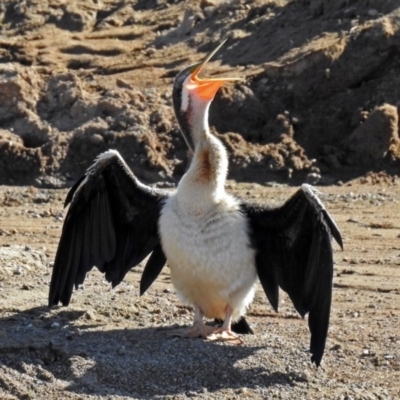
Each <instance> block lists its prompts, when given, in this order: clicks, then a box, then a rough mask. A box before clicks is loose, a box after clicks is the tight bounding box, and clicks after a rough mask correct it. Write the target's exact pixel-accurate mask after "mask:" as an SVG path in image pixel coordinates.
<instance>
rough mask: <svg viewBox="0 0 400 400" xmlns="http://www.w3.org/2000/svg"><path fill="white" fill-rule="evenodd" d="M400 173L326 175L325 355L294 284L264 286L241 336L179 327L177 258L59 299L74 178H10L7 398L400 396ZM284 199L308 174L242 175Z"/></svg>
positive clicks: (3, 274)
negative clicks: (338, 180) (332, 225)
mask: <svg viewBox="0 0 400 400" xmlns="http://www.w3.org/2000/svg"><path fill="white" fill-rule="evenodd" d="M399 184H400V182H399V180H398V179H395V178H391V177H388V176H387V175H383V174H381V175H380V176H378V175H370V176H368V177H366V178H363V179H359V180H356V181H352V182H350V183H348V184H346V185H342V186H328V187H324V188H323V189H322V191H323V193H324V195H323V199H324V202H325V203H326V206H327V208H328V209H329V211H330V212H331V214H332V215H333V216H334V218H335V219H336V221H337V223H338V225H339V227H340V229H341V232H342V235H343V238H344V245H345V250H344V251H343V252H342V251H341V250H339V249H338V247H337V246H336V245H335V261H336V265H335V278H334V299H333V307H332V319H331V326H330V332H329V338H328V342H327V346H326V353H325V356H324V359H323V363H322V368H319V369H315V368H313V367H312V366H311V364H310V361H309V354H307V347H308V342H309V333H308V328H307V323H306V321H304V320H302V319H301V318H299V317H298V316H297V315H296V314H295V311H294V309H293V307H292V306H291V303H290V301H289V300H288V299H287V298H286V296H282V299H281V302H280V312H279V313H278V314H275V312H274V311H273V310H272V309H271V307H270V305H269V304H268V303H267V300H266V298H265V295H264V294H263V292H262V290H261V288H260V287H259V288H258V290H257V295H256V300H255V302H254V303H253V305H252V306H251V308H250V310H249V313H248V314H249V321H250V322H251V324H252V325H253V326H254V329H255V331H256V333H255V335H250V336H246V337H245V344H244V345H242V346H230V345H227V344H218V343H210V342H207V341H203V340H200V339H199V340H186V339H178V338H173V337H170V336H168V332H169V331H170V329H171V328H172V327H174V326H175V327H176V326H177V325H178V326H183V325H189V324H190V323H191V319H192V311H191V310H189V309H187V308H186V307H183V306H182V305H181V304H180V303H179V301H178V299H177V298H176V296H175V294H174V291H173V288H172V286H171V284H170V279H169V274H168V269H165V270H164V271H163V272H162V274H161V275H160V277H159V278H158V279H157V281H156V282H155V284H154V285H153V286H152V287H151V288H150V290H149V291H148V293H146V294H145V295H144V296H143V297H141V298H140V297H139V295H138V282H139V278H140V272H141V267H139V268H137V269H136V270H134V271H132V272H131V273H129V274H128V276H127V278H126V279H125V281H124V282H123V283H122V284H121V285H120V286H118V287H117V288H116V289H114V290H111V289H110V286H109V285H108V284H107V283H106V282H105V281H104V279H103V277H102V276H101V275H100V274H99V273H98V272H97V271H92V272H91V273H90V275H89V277H88V279H87V280H86V283H85V288H84V290H78V291H76V292H75V293H74V295H73V299H72V303H71V305H70V306H69V307H67V308H63V307H59V308H55V309H52V310H49V309H48V308H47V307H46V303H47V292H48V284H49V279H50V274H51V266H52V262H53V258H54V253H55V250H56V246H57V242H58V239H59V235H60V229H61V225H62V217H63V213H64V212H63V211H62V201H63V199H64V196H65V194H66V190H50V189H36V188H33V187H21V188H15V187H2V188H1V190H0V203H1V204H2V207H1V211H0V227H1V230H0V235H1V236H0V245H1V247H0V259H1V264H2V268H1V271H0V339H1V341H0V398H2V399H3V398H4V399H36V398H37V399H44V398H66V399H82V398H107V399H117V398H165V399H172V398H176V399H181V398H188V397H193V398H204V399H205V398H216V399H221V398H222V399H235V398H241V399H242V398H249V399H261V398H279V399H294V398H296V399H311V398H312V399H395V398H398V397H399V396H400V334H399V332H400V331H399V326H400V289H399V282H400V244H399V237H400V217H399V216H398V212H397V210H398V206H399V202H400V191H399ZM228 187H229V188H230V190H231V191H232V192H234V193H237V194H240V195H242V196H246V197H250V198H253V199H257V200H259V201H266V202H269V203H270V204H272V205H278V204H280V203H281V202H282V201H283V200H284V199H286V198H287V197H288V196H289V195H290V193H292V192H293V191H294V190H295V188H293V187H289V186H286V185H277V184H275V185H270V186H269V187H262V186H260V185H257V184H237V183H235V182H230V183H229V184H228Z"/></svg>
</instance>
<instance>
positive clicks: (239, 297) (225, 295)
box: [159, 194, 257, 318]
mask: <svg viewBox="0 0 400 400" xmlns="http://www.w3.org/2000/svg"><path fill="white" fill-rule="evenodd" d="M191 211H192V210H190V209H185V208H184V207H182V205H180V204H179V201H178V198H177V196H176V194H174V195H172V196H171V197H170V198H169V200H168V202H167V204H166V205H165V206H164V207H163V210H162V214H161V217H160V221H159V230H160V236H161V241H162V246H163V250H164V252H165V254H166V256H167V260H168V265H169V267H170V270H171V277H172V283H173V285H174V286H175V289H176V291H177V293H178V295H179V297H180V298H181V299H182V300H183V301H184V302H186V303H189V304H191V305H196V306H198V307H200V309H201V310H202V311H203V313H204V315H206V316H208V317H211V318H224V316H225V310H226V307H227V306H228V305H229V306H230V307H232V308H233V309H234V318H238V317H239V316H240V315H242V314H243V313H244V311H245V308H246V307H247V306H248V305H249V303H250V302H251V300H252V298H253V292H254V290H253V287H254V283H255V281H256V276H257V275H256V270H255V260H254V258H255V252H254V250H253V249H251V248H250V243H249V237H248V233H247V221H246V218H245V216H244V215H243V214H242V213H240V211H239V207H238V203H237V201H236V200H235V199H233V198H232V197H230V196H229V195H226V196H225V197H224V198H223V199H221V200H220V201H218V203H216V204H213V205H210V206H209V207H208V208H207V207H206V208H204V210H203V211H202V212H196V213H193V212H191Z"/></svg>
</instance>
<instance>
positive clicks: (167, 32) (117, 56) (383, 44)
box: [0, 0, 400, 400]
mask: <svg viewBox="0 0 400 400" xmlns="http://www.w3.org/2000/svg"><path fill="white" fill-rule="evenodd" d="M0 21H1V23H0V96H1V104H0V184H3V185H28V186H21V187H17V186H2V187H0V245H1V247H0V266H1V268H0V398H1V399H14V398H16V399H34V398H37V399H45V398H49V399H52V398H66V399H69V398H72V399H80V398H81V399H83V398H107V399H114V398H123V397H125V398H178V399H179V398H186V397H194V398H218V399H221V398H222V399H224V398H225V399H233V398H249V399H257V398H282V399H348V400H350V399H396V398H399V397H400V320H399V318H400V217H399V214H398V206H399V201H400V188H399V178H398V177H397V175H398V169H399V166H400V145H399V143H400V141H399V111H398V110H399V106H400V93H399V91H400V74H399V73H398V71H399V70H400V56H399V55H400V51H399V50H400V9H399V2H398V0H387V1H381V0H354V1H347V0H337V1H330V0H312V1H309V0H292V1H289V0H271V1H267V0H255V1H250V0H232V1H220V0H202V1H199V2H195V1H190V0H135V1H129V2H128V1H117V0H93V1H78V0H68V1H66V0H24V1H20V0H15V1H14V0H9V1H3V2H0ZM225 38H226V39H228V41H227V43H226V45H225V46H224V48H223V49H222V50H221V52H220V54H219V55H218V56H217V57H216V61H215V62H214V63H211V64H210V66H208V69H207V71H205V74H207V75H210V76H211V75H222V74H224V75H229V76H239V77H242V78H243V81H242V82H240V83H238V84H236V85H234V86H228V87H226V88H224V89H223V90H221V92H220V93H219V94H218V96H217V97H216V99H215V101H214V102H213V104H212V107H211V110H210V121H211V124H212V126H213V129H214V132H215V133H216V134H217V135H218V136H219V137H220V138H221V140H222V141H223V142H224V143H225V145H226V146H227V148H228V150H229V154H230V162H231V170H230V178H231V179H234V180H232V181H230V184H229V187H230V189H231V190H232V191H233V192H235V193H239V194H241V195H243V196H247V197H252V198H255V199H259V200H260V201H268V202H269V203H271V204H280V203H281V202H282V201H284V199H286V198H287V197H288V196H289V195H290V194H291V193H292V192H293V191H294V190H295V188H294V186H295V185H297V184H299V183H301V182H303V181H304V180H307V181H309V182H318V183H319V184H322V185H325V186H324V187H323V188H322V189H321V190H322V191H323V192H324V193H325V196H324V201H325V203H326V205H327V207H328V209H329V211H330V212H331V213H332V215H333V216H334V218H335V219H336V221H337V222H338V224H339V226H340V228H341V231H342V234H343V237H344V243H345V250H344V252H342V251H339V249H338V248H337V246H336V247H335V260H336V266H335V282H334V302H333V307H332V323H331V328H330V333H329V339H328V343H327V347H326V354H325V356H324V359H323V364H322V368H320V369H318V370H317V369H315V368H313V367H312V366H311V364H310V362H309V355H308V354H307V352H306V350H307V347H308V341H309V334H308V329H307V323H306V321H302V320H301V319H299V318H298V317H297V316H296V315H295V313H294V310H293V308H292V307H291V304H290V302H289V301H288V299H287V298H286V297H285V296H282V300H281V304H280V313H279V314H275V313H274V312H273V311H272V310H271V307H270V306H269V305H268V304H267V301H266V299H265V296H264V294H263V293H262V291H261V290H258V292H257V296H256V300H255V302H254V304H253V305H252V307H251V309H250V310H249V320H250V321H251V323H252V324H253V326H254V328H255V330H256V334H255V335H254V336H250V337H246V343H245V344H244V345H243V346H236V347H232V346H228V345H225V344H215V343H209V342H205V341H202V340H181V339H173V338H170V337H168V335H167V333H168V330H169V329H170V328H171V327H172V326H173V325H174V324H178V325H185V324H189V323H190V321H191V319H192V312H191V311H190V310H188V309H187V308H185V307H182V306H181V305H180V303H179V302H178V300H177V299H176V297H175V295H174V293H173V289H172V287H171V285H170V282H169V276H168V270H167V269H165V271H164V272H163V273H162V275H161V276H160V277H159V279H158V280H157V282H156V283H155V284H154V286H153V287H152V288H151V289H150V290H149V292H148V293H147V294H146V295H145V296H143V297H142V298H139V296H138V280H139V277H140V271H141V268H138V269H137V270H136V271H132V273H130V274H128V277H127V279H126V280H125V282H123V283H122V284H121V285H120V286H119V287H117V288H116V289H115V290H110V287H109V285H107V284H106V283H105V282H104V281H103V278H102V277H101V276H100V274H99V273H97V272H95V271H93V273H92V274H91V275H90V277H89V279H88V280H87V282H86V284H85V290H84V291H83V290H79V291H77V292H76V293H75V294H74V297H73V301H72V303H71V305H70V307H68V308H56V309H53V310H49V309H48V308H47V307H46V303H47V290H48V282H49V279H50V274H51V265H52V262H53V258H54V254H55V250H56V246H57V242H58V239H59V236H60V229H61V224H62V219H63V215H64V212H63V211H62V202H63V199H64V197H65V194H66V189H58V190H55V189H54V188H63V187H67V186H70V185H71V183H72V182H73V181H74V180H75V179H76V178H78V177H79V176H80V174H81V173H82V172H83V171H84V170H85V169H86V168H87V167H88V166H89V165H90V163H91V162H92V160H93V158H94V157H95V156H96V155H97V154H98V153H99V152H101V151H104V150H106V149H108V148H110V147H111V148H116V149H118V150H119V151H120V152H121V154H122V155H123V156H124V158H125V159H126V160H127V162H128V163H129V165H130V166H131V168H132V169H133V171H134V172H135V173H136V174H137V175H138V177H139V178H140V179H142V180H143V181H144V182H147V183H152V184H157V185H164V186H168V185H169V186H172V185H174V184H175V183H176V182H177V180H178V179H179V178H180V176H182V173H183V172H184V170H185V168H186V165H187V157H186V149H185V145H184V143H183V141H182V140H181V138H180V135H179V131H178V129H177V125H176V121H175V117H174V113H173V110H172V108H171V107H172V102H171V87H172V82H173V79H174V77H175V76H176V74H177V72H178V71H179V70H180V69H181V68H182V67H184V66H186V65H188V64H190V63H193V62H195V61H198V60H200V59H201V58H202V57H203V56H204V54H205V53H206V52H208V51H209V50H211V49H212V48H213V47H214V46H215V45H216V44H217V43H219V42H220V41H222V40H223V39H225ZM217 132H218V133H217ZM380 171H386V172H380ZM236 181H242V182H257V183H258V184H255V183H235V182H236ZM271 181H276V182H279V184H267V182H271ZM341 182H344V183H341ZM282 183H284V184H283V185H282Z"/></svg>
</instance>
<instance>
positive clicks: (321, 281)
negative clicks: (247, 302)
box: [242, 185, 343, 366]
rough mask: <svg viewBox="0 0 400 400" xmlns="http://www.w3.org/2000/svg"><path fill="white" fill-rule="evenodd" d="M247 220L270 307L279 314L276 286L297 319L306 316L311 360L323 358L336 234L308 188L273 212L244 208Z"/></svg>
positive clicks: (299, 191) (310, 188) (326, 215)
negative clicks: (289, 304)
mask: <svg viewBox="0 0 400 400" xmlns="http://www.w3.org/2000/svg"><path fill="white" fill-rule="evenodd" d="M242 210H243V212H244V213H245V214H246V215H247V216H248V218H249V221H250V230H251V238H252V244H253V246H254V248H255V249H256V252H257V253H256V268H257V273H258V277H259V279H260V281H261V284H262V287H263V289H264V291H265V294H266V295H267V297H268V299H269V301H270V303H271V305H272V307H273V308H274V309H275V310H276V311H278V300H279V299H278V295H279V287H281V288H282V289H283V290H284V291H285V292H287V293H288V295H289V297H290V298H291V300H292V302H293V304H294V306H295V308H296V310H297V311H298V312H299V313H300V315H301V316H303V317H304V316H305V314H307V313H309V319H308V324H309V328H310V331H311V344H310V352H311V353H312V357H311V361H313V362H315V363H316V365H317V366H319V364H320V362H321V359H322V355H323V353H324V348H325V342H326V337H327V333H328V326H329V316H330V308H331V299H332V279H333V251H332V244H331V236H332V235H333V237H334V238H335V240H336V241H337V242H338V244H339V245H340V246H341V247H342V248H343V243H342V238H341V236H340V232H339V230H338V228H337V226H336V224H335V222H334V221H333V219H332V218H331V217H330V215H329V214H328V212H327V211H326V210H325V208H324V206H323V205H322V203H321V202H320V200H319V199H318V197H317V196H316V194H315V192H314V190H313V189H312V187H311V186H309V185H303V186H302V187H301V189H300V190H298V191H297V192H296V193H295V194H294V195H293V196H292V197H291V198H290V199H289V200H288V201H286V203H285V204H284V205H283V206H281V207H279V208H276V209H267V208H266V207H265V206H259V205H251V204H248V203H243V204H242Z"/></svg>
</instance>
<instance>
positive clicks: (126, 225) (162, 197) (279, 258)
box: [49, 46, 343, 366]
mask: <svg viewBox="0 0 400 400" xmlns="http://www.w3.org/2000/svg"><path fill="white" fill-rule="evenodd" d="M219 47H220V46H218V48H217V49H215V50H214V51H213V52H211V53H210V54H209V55H208V56H207V57H206V58H205V60H204V61H203V62H201V63H199V64H196V65H193V66H190V67H187V68H185V69H184V70H183V71H181V72H180V73H179V74H178V75H177V77H176V79H175V82H174V85H173V104H174V109H175V114H176V117H177V120H178V123H179V126H180V130H181V133H182V135H183V137H184V139H185V141H186V143H187V145H188V146H189V148H190V150H191V152H192V153H193V158H192V160H191V163H190V166H189V169H188V170H187V172H186V173H185V174H184V175H183V177H182V179H181V180H180V182H179V184H178V187H177V188H176V190H175V191H173V192H166V191H164V190H161V189H156V188H152V187H149V186H146V185H144V184H143V183H141V182H140V181H139V180H138V179H137V178H136V177H135V175H134V174H133V173H132V172H131V170H130V169H129V167H128V166H127V165H126V163H125V162H124V160H123V159H122V157H121V156H120V154H119V153H118V152H117V151H115V150H109V151H107V152H105V153H103V154H101V155H100V156H98V158H97V159H96V161H95V163H94V164H93V165H92V166H91V167H90V168H89V169H88V170H87V172H86V173H85V175H84V176H82V178H81V179H79V180H78V181H77V182H76V183H75V185H74V186H73V187H72V188H71V190H70V191H69V193H68V195H67V198H66V201H65V204H66V205H68V204H70V207H69V210H68V213H67V216H66V218H65V221H64V226H63V230H62V235H61V239H60V243H59V246H58V250H57V254H56V258H55V262H54V267H53V273H52V278H51V284H50V293H49V305H50V306H53V305H56V304H58V303H59V302H61V303H62V304H63V305H68V304H69V301H70V299H71V295H72V291H73V287H74V286H75V287H77V286H78V285H80V284H82V283H83V281H84V279H85V276H86V274H87V272H88V271H90V270H91V269H92V268H93V266H97V268H98V269H99V270H100V271H102V272H104V273H105V277H106V279H107V280H108V281H110V282H111V283H112V286H113V287H114V286H116V285H118V284H119V283H120V282H121V281H122V279H123V278H124V276H125V274H126V273H127V272H128V271H129V270H130V269H131V268H133V267H134V266H136V265H138V264H139V263H140V262H142V261H143V260H144V259H145V258H146V257H147V256H148V255H150V257H149V259H148V261H147V263H146V266H145V268H144V271H143V275H142V278H141V282H140V293H141V294H142V293H144V292H145V291H146V290H147V289H148V287H149V286H150V285H151V284H152V283H153V281H154V280H155V279H156V277H157V276H158V274H159V273H160V271H161V270H162V268H163V267H164V265H165V264H166V263H168V265H169V268H170V272H171V278H172V283H173V285H174V287H175V290H176V292H177V294H178V296H179V297H180V298H181V299H182V300H183V301H184V302H185V303H187V304H190V305H192V306H193V308H194V324H193V327H191V328H190V329H189V330H187V331H186V333H185V336H189V337H198V336H201V337H204V338H209V339H218V340H232V341H234V342H235V341H236V342H241V339H240V337H238V335H237V334H236V333H235V332H233V331H234V330H236V331H239V332H248V331H250V330H251V328H250V327H249V325H248V324H247V322H246V320H245V319H244V314H245V311H246V308H247V307H248V306H249V304H250V303H251V301H252V299H253V294H254V290H255V285H256V282H257V278H258V279H259V280H260V282H261V285H262V287H263V289H264V291H265V294H266V295H267V297H268V300H269V301H270V303H271V305H272V307H273V308H274V309H275V310H276V311H277V310H278V293H279V287H280V288H282V289H283V290H284V291H285V292H287V293H288V295H289V296H290V298H291V300H292V302H293V304H294V306H295V308H296V310H297V311H298V312H299V314H300V315H301V316H305V315H306V314H307V313H308V324H309V328H310V331H311V344H310V352H311V354H312V357H311V360H312V361H313V362H315V364H316V365H317V366H318V365H319V364H320V362H321V359H322V355H323V352H324V347H325V342H326V337H327V332H328V325H329V316H330V307H331V298H332V277H333V252H332V245H331V236H333V237H334V238H335V239H336V241H337V242H338V243H339V245H340V246H341V247H343V245H342V239H341V236H340V233H339V230H338V228H337V226H336V224H335V222H334V221H333V219H332V218H331V217H330V215H329V214H328V212H327V211H326V209H325V207H324V206H323V205H322V203H321V201H320V200H319V198H318V197H317V195H316V193H315V191H314V189H313V188H312V187H311V186H309V185H302V186H301V188H300V189H299V190H298V191H297V192H296V193H295V194H294V195H293V196H292V197H290V198H289V199H288V200H287V201H286V202H285V203H284V204H283V205H282V206H281V207H278V208H270V207H268V206H266V205H263V204H253V203H250V202H248V201H246V200H243V199H239V198H236V197H234V196H232V195H230V194H228V193H227V192H226V190H225V181H226V176H227V171H228V156H227V152H226V150H225V148H224V146H223V145H222V143H221V142H220V141H219V140H218V139H217V138H216V137H215V136H214V135H212V134H211V133H210V130H209V125H208V109H209V106H210V103H211V101H212V100H213V98H214V95H215V93H216V92H217V91H218V89H219V88H220V87H221V86H222V85H223V84H224V82H226V81H229V80H232V79H230V78H214V79H204V78H199V77H198V74H199V73H200V71H201V69H202V68H203V66H204V65H205V64H206V63H207V62H208V60H209V59H210V58H211V57H212V56H213V55H214V53H215V52H216V51H217V50H218V49H219ZM203 317H207V318H214V319H218V320H222V321H223V323H222V325H221V326H218V325H217V326H209V325H206V324H205V323H204V321H203ZM232 328H233V329H232Z"/></svg>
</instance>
